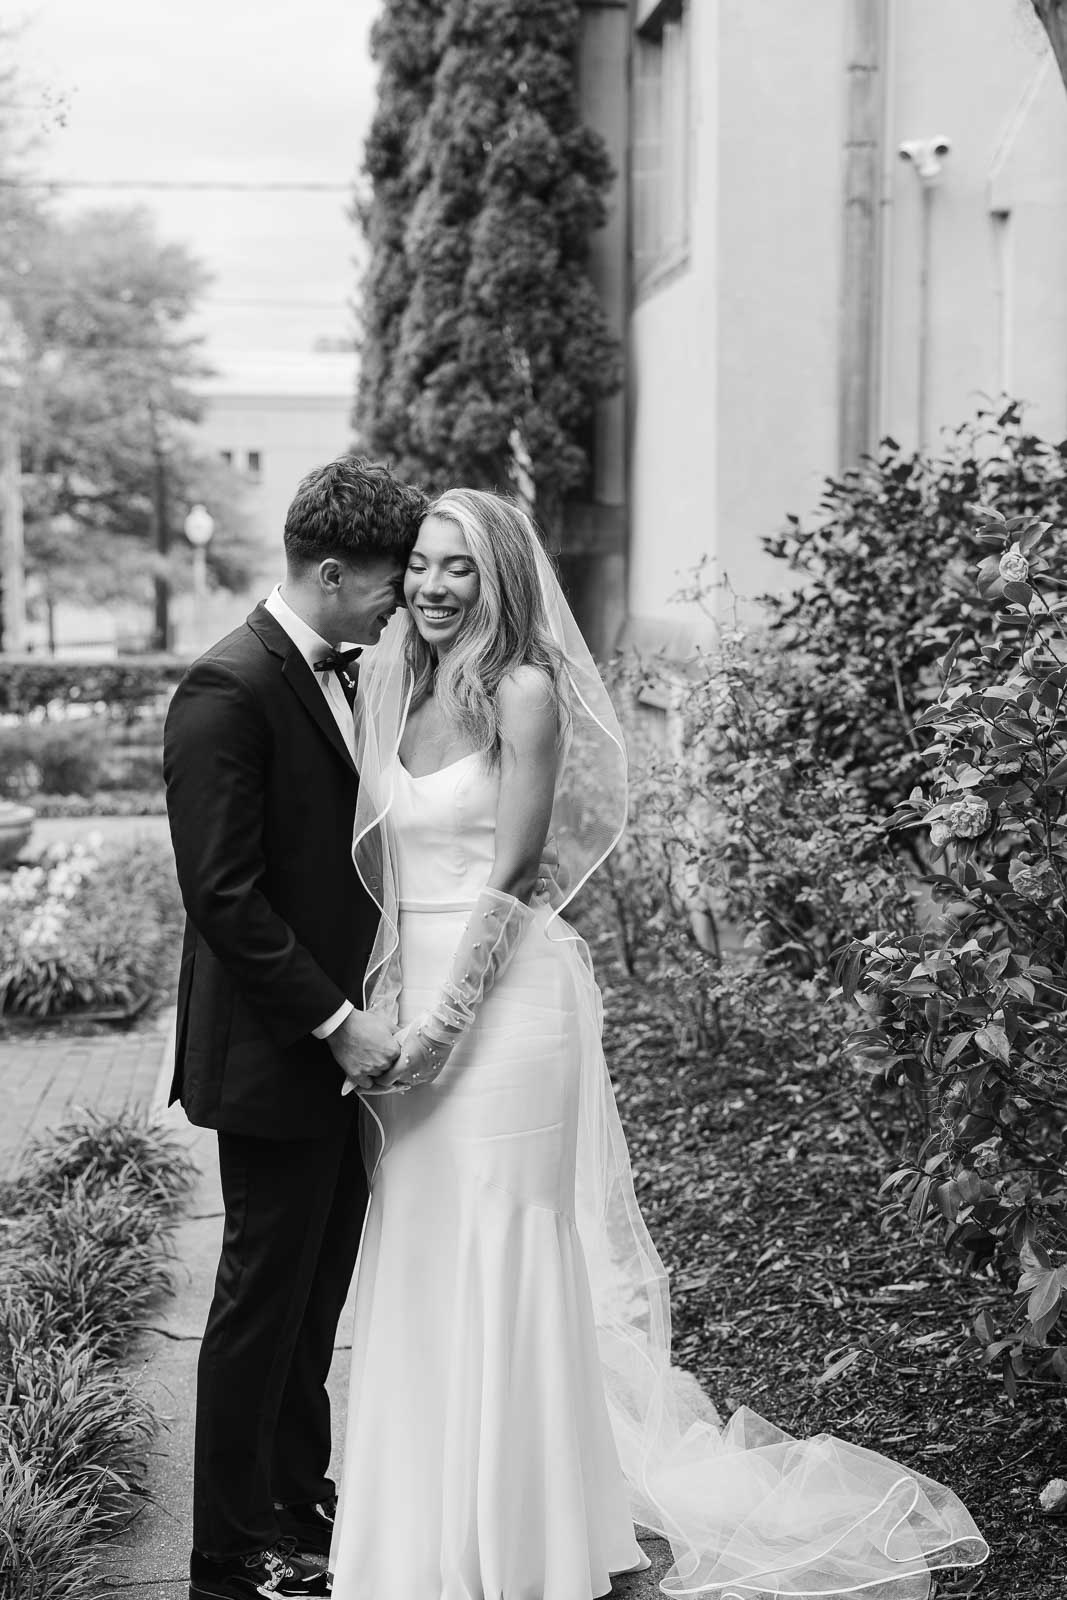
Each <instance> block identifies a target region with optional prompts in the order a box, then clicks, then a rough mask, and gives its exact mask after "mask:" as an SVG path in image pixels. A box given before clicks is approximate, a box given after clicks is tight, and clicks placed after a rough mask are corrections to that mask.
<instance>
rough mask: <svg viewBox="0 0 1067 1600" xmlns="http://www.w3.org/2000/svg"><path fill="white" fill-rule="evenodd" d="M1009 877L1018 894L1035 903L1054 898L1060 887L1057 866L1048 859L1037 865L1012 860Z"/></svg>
mask: <svg viewBox="0 0 1067 1600" xmlns="http://www.w3.org/2000/svg"><path fill="white" fill-rule="evenodd" d="M1008 879H1009V881H1010V883H1011V886H1012V888H1013V889H1014V890H1015V893H1016V894H1018V895H1021V896H1022V898H1023V899H1024V900H1031V901H1033V903H1034V904H1035V905H1042V904H1044V903H1045V902H1047V901H1049V900H1052V899H1054V898H1055V895H1056V891H1057V890H1058V888H1059V880H1058V879H1057V877H1056V872H1055V868H1054V867H1053V866H1052V864H1051V862H1048V861H1041V862H1039V863H1038V864H1037V866H1032V865H1031V864H1030V863H1029V862H1027V861H1023V860H1015V861H1012V863H1011V865H1010V866H1009V867H1008Z"/></svg>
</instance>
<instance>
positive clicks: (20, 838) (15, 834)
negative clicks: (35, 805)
mask: <svg viewBox="0 0 1067 1600" xmlns="http://www.w3.org/2000/svg"><path fill="white" fill-rule="evenodd" d="M34 816H35V813H34V811H32V810H31V808H30V807H29V806H18V805H15V803H14V802H13V801H11V800H0V867H9V866H10V865H11V863H12V862H13V861H14V859H15V857H16V856H17V855H18V853H19V851H20V850H21V849H22V847H23V845H24V844H25V843H26V840H27V839H28V838H29V837H30V832H31V830H32V828H33V819H34Z"/></svg>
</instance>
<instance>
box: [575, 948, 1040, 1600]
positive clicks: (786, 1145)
mask: <svg viewBox="0 0 1067 1600" xmlns="http://www.w3.org/2000/svg"><path fill="white" fill-rule="evenodd" d="M598 943H600V944H601V948H600V950H598V965H599V968H600V976H601V981H602V983H604V985H605V1005H606V1044H607V1050H608V1057H609V1064H610V1066H611V1069H612V1075H613V1077H614V1080H615V1085H616V1090H617V1094H618V1099H619V1104H620V1110H621V1113H622V1117H623V1121H624V1123H625V1126H626V1131H627V1137H628V1139H629V1143H630V1152H631V1156H632V1159H633V1165H634V1172H635V1176H636V1182H637V1188H638V1194H639V1198H640V1201H641V1205H642V1207H643V1209H644V1213H645V1217H646V1220H647V1222H648V1225H649V1229H650V1231H651V1233H652V1235H653V1238H654V1239H655V1241H656V1243H657V1245H658V1247H659V1249H660V1251H661V1253H662V1255H663V1257H664V1260H665V1262H666V1264H667V1266H668V1269H669V1270H670V1272H671V1282H672V1307H673V1320H674V1351H675V1358H676V1360H677V1361H678V1362H679V1364H680V1365H682V1366H684V1367H686V1368H687V1369H688V1370H689V1371H691V1372H692V1373H694V1374H695V1376H696V1377H697V1378H698V1379H699V1380H700V1382H701V1384H702V1385H703V1386H704V1388H705V1389H706V1390H707V1392H708V1393H709V1394H710V1395H711V1397H712V1399H713V1400H714V1402H715V1404H716V1406H717V1407H718V1408H719V1409H720V1411H721V1412H722V1414H723V1415H724V1416H726V1415H728V1414H729V1413H731V1412H732V1411H733V1410H734V1409H736V1407H737V1406H738V1405H741V1404H746V1405H750V1406H752V1407H753V1409H755V1410H757V1411H759V1412H761V1413H762V1414H763V1415H764V1416H766V1417H768V1418H769V1419H770V1420H772V1421H774V1422H775V1423H777V1424H778V1425H779V1426H781V1427H783V1428H784V1429H786V1430H787V1431H788V1432H790V1433H794V1434H801V1435H807V1434H812V1433H818V1432H820V1431H829V1432H833V1433H837V1434H840V1435H841V1436H842V1437H843V1438H845V1439H848V1440H850V1441H852V1442H853V1443H856V1444H860V1445H864V1446H866V1447H868V1448H870V1449H873V1450H879V1451H882V1452H884V1453H885V1454H886V1455H889V1456H891V1457H892V1458H893V1459H894V1460H896V1461H899V1462H901V1463H902V1464H904V1465H905V1466H909V1467H913V1468H915V1469H916V1470H917V1471H919V1472H923V1473H926V1474H927V1475H928V1476H930V1477H933V1478H936V1479H938V1480H940V1481H942V1482H944V1483H946V1484H948V1485H950V1486H951V1487H952V1488H953V1489H954V1490H955V1491H956V1492H957V1494H959V1495H960V1497H961V1498H962V1499H963V1501H964V1502H965V1504H966V1505H967V1506H968V1507H969V1509H970V1510H971V1512H972V1514H973V1515H974V1518H975V1520H976V1522H977V1523H978V1526H979V1528H980V1529H981V1530H982V1532H983V1534H984V1535H985V1536H986V1538H987V1539H988V1541H989V1544H990V1546H991V1549H992V1555H991V1558H990V1561H989V1563H988V1566H987V1568H986V1569H984V1570H983V1572H981V1573H980V1574H973V1573H972V1574H970V1575H969V1576H968V1575H964V1576H963V1577H962V1578H961V1579H958V1580H952V1579H946V1580H945V1581H944V1582H943V1584H942V1586H941V1587H940V1589H939V1591H938V1592H939V1594H940V1595H942V1596H949V1595H954V1594H963V1593H969V1592H971V1588H970V1585H972V1584H975V1583H976V1581H977V1592H980V1593H982V1594H986V1595H989V1596H990V1600H993V1597H995V1600H1060V1597H1061V1596H1062V1595H1063V1593H1064V1592H1065V1586H1067V1524H1065V1523H1064V1522H1063V1521H1062V1520H1051V1519H1048V1518H1046V1517H1045V1516H1044V1515H1043V1514H1042V1512H1041V1510H1040V1507H1039V1504H1038V1495H1039V1493H1040V1491H1041V1489H1042V1487H1043V1485H1044V1484H1045V1483H1047V1482H1048V1480H1049V1479H1050V1478H1053V1477H1064V1476H1067V1444H1065V1442H1064V1437H1063V1431H1062V1420H1061V1419H1062V1410H1061V1408H1062V1401H1058V1400H1056V1398H1055V1393H1056V1391H1055V1390H1050V1389H1049V1388H1048V1387H1047V1386H1038V1385H1028V1384H1021V1385H1020V1388H1019V1393H1018V1396H1017V1398H1016V1400H1015V1402H1014V1403H1012V1401H1010V1400H1009V1399H1008V1398H1007V1396H1006V1394H1005V1392H1004V1389H1003V1387H1002V1385H1001V1383H1000V1381H999V1377H997V1376H994V1375H993V1374H991V1373H990V1372H989V1371H987V1370H985V1369H983V1368H982V1367H981V1366H980V1365H979V1364H978V1362H977V1360H976V1359H974V1356H973V1355H972V1354H971V1353H968V1352H967V1351H966V1350H964V1349H962V1347H963V1346H964V1345H965V1343H966V1339H967V1333H968V1330H969V1328H970V1326H971V1324H972V1322H973V1319H974V1317H975V1315H976V1314H977V1312H978V1311H979V1310H980V1309H981V1308H982V1307H983V1305H985V1304H987V1303H988V1302H989V1301H990V1299H991V1298H993V1297H998V1296H999V1298H1001V1299H1003V1298H1004V1291H1003V1290H1000V1289H999V1288H998V1287H997V1285H995V1284H994V1283H993V1282H992V1281H991V1280H989V1279H987V1278H981V1279H967V1278H965V1277H963V1276H962V1275H961V1274H960V1273H959V1272H957V1271H956V1270H954V1269H952V1268H950V1267H949V1266H948V1265H947V1264H946V1262H945V1260H944V1258H943V1256H942V1255H941V1253H940V1252H939V1251H937V1249H936V1248H935V1247H934V1245H933V1244H932V1243H929V1242H928V1241H927V1240H926V1239H924V1238H922V1237H919V1236H917V1235H916V1234H915V1232H914V1231H912V1230H911V1229H910V1228H909V1227H908V1225H907V1224H906V1223H904V1222H903V1221H901V1220H899V1219H896V1218H891V1217H889V1216H888V1215H887V1213H886V1211H885V1210H884V1209H883V1207H882V1206H881V1205H880V1204H879V1202H878V1200H877V1198H876V1196H877V1191H878V1186H879V1184H880V1182H881V1180H882V1179H883V1178H884V1177H885V1175H886V1173H887V1171H888V1170H889V1169H890V1168H891V1167H892V1165H893V1164H894V1163H893V1157H892V1155H891V1153H889V1152H887V1150H885V1149H884V1148H882V1146H881V1144H880V1143H879V1139H880V1138H885V1139H886V1140H887V1141H890V1140H892V1138H893V1130H892V1128H891V1127H881V1128H880V1127H878V1126H877V1125H874V1127H873V1130H872V1125H871V1124H870V1123H869V1122H868V1120H867V1115H866V1111H865V1109H864V1108H862V1107H861V1106H860V1105H859V1104H858V1102H857V1100H856V1098H855V1095H854V1086H853V1085H849V1084H847V1083H846V1082H844V1081H842V1080H841V1079H840V1078H839V1077H837V1076H836V1074H835V1072H834V1071H831V1070H827V1069H820V1068H818V1067H815V1066H813V1065H812V1064H811V1063H805V1062H800V1063H798V1062H796V1061H794V1060H790V1059H776V1058H775V1056H774V1054H773V1044H768V1043H767V1042H763V1043H762V1044H761V1043H760V1042H759V1041H757V1040H752V1041H750V1042H749V1043H750V1053H748V1054H746V1049H745V1042H744V1041H743V1040H739V1041H737V1045H736V1047H735V1048H732V1049H731V1050H730V1052H729V1053H728V1056H727V1057H726V1058H722V1057H720V1058H719V1059H717V1060H716V1059H714V1058H712V1057H711V1056H703V1057H697V1058H694V1059H691V1060H679V1059H678V1058H677V1057H676V1055H675V1054H674V1053H673V1051H672V1050H671V1049H670V1047H669V1044H668V1043H667V1040H668V1039H669V1033H668V1030H667V1028H666V1027H665V1025H664V1018H663V1014H662V1012H661V1011H659V1010H657V1008H656V1004H655V1003H654V1001H652V1000H650V998H649V996H648V994H647V991H645V990H644V989H643V988H639V987H638V986H636V985H632V984H630V983H628V982H627V981H626V979H625V975H624V974H622V972H621V970H620V969H618V968H613V967H612V966H611V963H610V955H609V945H608V942H607V941H606V940H605V941H598Z"/></svg>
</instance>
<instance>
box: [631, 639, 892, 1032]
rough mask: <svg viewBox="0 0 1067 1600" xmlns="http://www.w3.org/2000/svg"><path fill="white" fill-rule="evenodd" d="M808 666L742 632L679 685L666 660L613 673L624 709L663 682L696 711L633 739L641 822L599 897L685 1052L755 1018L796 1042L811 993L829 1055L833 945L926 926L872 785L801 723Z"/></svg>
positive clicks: (809, 1025)
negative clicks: (916, 916) (823, 749)
mask: <svg viewBox="0 0 1067 1600" xmlns="http://www.w3.org/2000/svg"><path fill="white" fill-rule="evenodd" d="M808 673H809V669H808V668H807V667H806V665H805V663H804V662H803V661H802V660H799V659H798V658H797V657H795V656H793V655H790V654H787V653H785V652H783V650H782V649H781V648H780V646H779V645H778V644H777V643H776V642H775V641H773V640H769V639H766V638H764V639H757V638H747V637H745V636H744V635H742V634H740V633H732V634H727V635H725V636H724V638H723V641H722V644H721V647H720V648H719V649H718V650H717V651H716V652H715V653H714V654H708V655H706V656H703V657H701V658H699V659H698V660H696V661H694V662H691V663H689V664H688V667H687V670H686V672H685V676H684V679H682V680H680V681H679V680H677V679H676V681H675V682H674V684H673V687H672V685H671V683H670V677H671V674H670V673H669V672H666V669H664V668H663V667H661V666H657V665H656V664H654V663H653V664H652V665H651V666H649V665H647V664H646V665H640V664H635V663H630V664H629V666H624V667H622V668H621V669H620V671H619V674H618V677H617V682H616V689H617V690H621V691H623V692H621V693H619V695H618V698H619V699H620V701H621V702H622V703H623V704H624V705H625V704H626V703H627V701H629V702H631V703H632V701H633V699H634V698H635V695H636V694H637V693H639V692H640V691H642V690H644V691H647V689H648V688H649V684H650V677H651V678H652V679H654V680H655V681H656V688H657V694H658V697H659V698H661V699H662V698H663V697H664V695H667V696H668V697H670V696H671V695H672V694H673V697H674V699H675V700H676V701H677V702H678V703H679V704H680V705H684V709H683V710H682V712H681V714H680V716H679V717H678V719H677V721H678V737H677V739H675V740H674V742H673V744H672V743H670V742H668V741H666V740H664V741H660V742H659V743H657V742H656V741H654V740H649V739H645V740H643V741H642V740H640V739H638V740H632V741H631V746H632V749H633V746H635V745H636V747H637V749H636V756H635V759H634V760H633V761H632V766H631V806H630V825H629V829H628V832H627V835H626V837H625V838H624V840H623V843H622V846H621V847H620V850H619V851H618V852H617V854H616V856H615V857H613V858H611V860H610V861H609V863H608V864H607V868H606V870H605V872H604V873H603V875H602V880H603V887H602V889H601V890H600V894H601V896H602V904H603V906H604V909H605V910H610V912H611V913H612V917H613V922H614V925H615V928H616V930H617V938H618V946H619V950H620V954H621V956H622V960H623V965H624V967H625V969H626V971H627V972H628V973H629V974H630V975H631V976H633V977H638V978H640V980H641V981H642V982H643V983H645V984H646V985H649V986H650V987H652V988H653V989H654V990H656V991H658V992H659V993H660V994H661V995H662V998H663V1009H664V1013H665V1018H666V1020H667V1021H668V1023H669V1025H670V1026H671V1028H672V1031H673V1032H674V1035H675V1041H676V1043H677V1044H679V1045H681V1046H682V1047H683V1049H708V1048H710V1049H711V1050H713V1051H720V1052H721V1051H722V1050H724V1049H725V1048H726V1047H727V1044H728V1042H729V1041H731V1040H739V1039H741V1038H743V1039H745V1040H746V1042H748V1043H751V1040H752V1034H753V1029H752V1028H751V1027H750V1025H749V1024H750V1020H751V1019H753V1018H755V1019H757V1020H762V1022H763V1023H765V1024H766V1032H767V1035H768V1038H769V1039H771V1040H774V1039H777V1037H778V1036H779V1035H780V1034H781V1033H782V1031H783V1028H784V1030H785V1032H786V1034H788V1035H789V1036H790V1037H793V1036H795V1035H796V1034H797V1031H798V1029H797V1008H798V1004H799V1008H800V1011H801V1013H802V1014H803V1016H804V1018H805V1019H806V1020H805V1021H804V1022H802V1023H801V1024H800V1032H801V1033H806V1035H807V1037H808V1040H809V1046H808V1048H807V1050H806V1054H809V1055H810V1054H816V1055H818V1054H821V1055H823V1056H824V1057H825V1058H826V1059H829V1057H830V1056H831V1055H833V1054H834V1053H835V1048H834V1046H833V1043H832V1037H833V1030H832V1027H830V1026H829V1025H828V1024H829V1021H830V1018H831V1013H832V1010H833V1008H832V1006H831V1004H830V1001H829V994H830V991H831V990H832V989H833V988H834V986H835V985H834V981H833V976H832V962H831V957H832V954H833V952H834V951H835V950H836V949H837V948H838V947H839V946H840V945H841V944H843V943H846V942H847V941H848V940H850V939H851V938H853V937H854V936H856V935H857V934H861V933H864V932H866V931H867V930H868V929H870V928H872V927H874V926H877V925H885V924H886V923H887V922H888V923H889V924H890V925H892V926H894V927H899V928H900V929H901V930H902V931H903V930H906V929H908V928H910V927H911V926H912V925H913V914H912V906H911V900H910V897H909V894H908V887H907V883H906V881H905V878H904V876H903V874H902V872H901V870H900V869H899V867H898V865H897V864H896V863H895V862H894V861H893V859H892V857H891V854H890V852H889V851H888V850H887V848H886V843H885V838H884V832H883V830H882V828H881V827H880V825H879V824H878V822H877V820H876V819H875V818H874V817H872V816H871V814H870V813H869V811H868V809H867V806H866V803H865V796H864V793H863V790H862V789H861V788H860V787H859V785H858V784H857V783H856V782H855V781H854V780H852V779H851V778H849V777H848V776H847V775H843V774H842V773H841V772H840V771H839V770H838V769H837V768H835V767H834V766H833V765H831V764H829V763H827V762H825V761H823V760H820V758H819V757H818V754H817V752H816V751H815V749H814V747H813V742H812V740H811V739H810V738H809V737H808V736H807V735H806V734H805V733H804V732H803V731H802V730H800V731H798V730H797V728H796V724H795V719H794V718H793V714H792V696H793V694H794V692H795V685H796V683H797V680H798V679H799V680H800V681H802V682H803V681H804V680H805V678H806V676H807V675H808ZM739 940H743V941H744V947H745V948H744V952H743V953H739V952H737V951H736V949H734V950H731V946H736V945H737V944H738V942H739ZM735 991H736V999H735V998H734V996H735ZM797 997H799V998H797Z"/></svg>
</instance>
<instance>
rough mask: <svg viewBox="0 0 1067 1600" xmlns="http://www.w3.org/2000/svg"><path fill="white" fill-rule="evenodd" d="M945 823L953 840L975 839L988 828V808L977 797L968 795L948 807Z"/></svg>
mask: <svg viewBox="0 0 1067 1600" xmlns="http://www.w3.org/2000/svg"><path fill="white" fill-rule="evenodd" d="M945 822H946V824H947V826H948V830H949V832H950V833H951V835H952V837H953V838H954V839H977V838H978V836H979V834H982V833H984V832H985V831H986V829H987V828H988V827H989V807H988V805H987V804H986V802H985V801H984V800H980V799H979V798H978V796H977V795H968V796H967V798H966V799H965V800H957V801H956V802H955V804H954V805H951V806H949V808H948V811H947V812H946V813H945Z"/></svg>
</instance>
